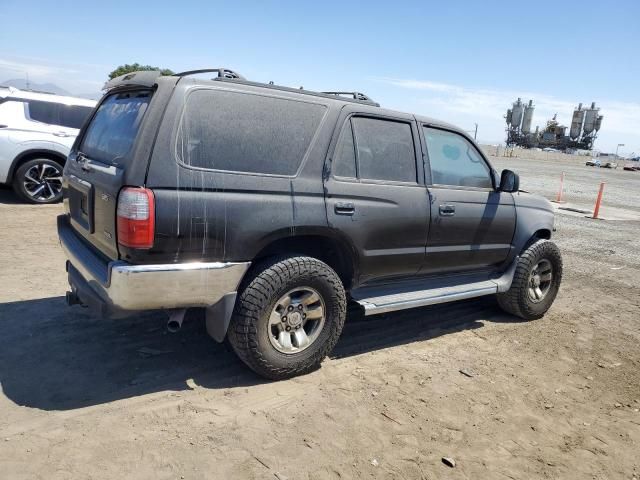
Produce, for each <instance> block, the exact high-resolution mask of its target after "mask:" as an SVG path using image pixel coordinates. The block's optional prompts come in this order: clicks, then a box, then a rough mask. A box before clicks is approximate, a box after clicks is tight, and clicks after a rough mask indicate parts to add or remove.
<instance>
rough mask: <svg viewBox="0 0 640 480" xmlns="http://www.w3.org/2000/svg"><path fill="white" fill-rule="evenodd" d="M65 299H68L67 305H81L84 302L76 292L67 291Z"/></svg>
mask: <svg viewBox="0 0 640 480" xmlns="http://www.w3.org/2000/svg"><path fill="white" fill-rule="evenodd" d="M65 299H66V300H67V305H69V306H70V307H71V306H73V305H81V304H82V302H81V301H80V299H79V298H78V294H77V293H76V292H73V291H71V292H67V294H66V296H65Z"/></svg>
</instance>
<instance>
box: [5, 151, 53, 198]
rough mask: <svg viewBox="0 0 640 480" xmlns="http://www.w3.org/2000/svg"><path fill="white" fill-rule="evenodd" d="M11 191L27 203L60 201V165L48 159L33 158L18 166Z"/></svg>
mask: <svg viewBox="0 0 640 480" xmlns="http://www.w3.org/2000/svg"><path fill="white" fill-rule="evenodd" d="M13 189H14V190H15V192H16V193H17V194H18V196H20V197H21V198H22V199H23V200H25V201H27V202H29V203H55V202H59V201H60V200H61V199H62V165H60V164H59V163H57V162H54V161H53V160H49V159H48V158H35V159H33V160H29V161H28V162H25V163H24V164H22V165H20V167H19V168H18V170H16V173H15V176H14V178H13Z"/></svg>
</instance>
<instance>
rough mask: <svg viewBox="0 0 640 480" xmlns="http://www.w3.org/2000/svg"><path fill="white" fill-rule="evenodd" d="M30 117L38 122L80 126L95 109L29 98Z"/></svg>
mask: <svg viewBox="0 0 640 480" xmlns="http://www.w3.org/2000/svg"><path fill="white" fill-rule="evenodd" d="M27 105H28V108H29V118H30V119H31V120H34V121H36V122H42V123H47V124H49V125H59V126H61V127H67V128H80V127H82V124H83V123H84V121H85V120H86V118H87V117H88V116H89V114H90V113H91V111H92V110H93V109H92V108H91V107H83V106H80V105H64V104H62V103H54V102H43V101H40V100H28V102H27Z"/></svg>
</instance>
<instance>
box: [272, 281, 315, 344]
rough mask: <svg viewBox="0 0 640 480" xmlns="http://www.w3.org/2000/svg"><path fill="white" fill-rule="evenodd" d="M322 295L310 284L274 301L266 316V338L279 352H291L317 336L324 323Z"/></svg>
mask: <svg viewBox="0 0 640 480" xmlns="http://www.w3.org/2000/svg"><path fill="white" fill-rule="evenodd" d="M325 315H326V307H325V304H324V300H323V299H322V296H321V295H320V294H319V293H318V292H317V291H316V290H315V289H313V288H311V287H298V288H295V289H293V290H290V291H289V292H287V293H286V294H284V295H283V296H282V297H280V299H279V300H278V301H277V302H276V305H275V307H274V308H273V310H272V311H271V315H270V316H269V341H270V342H271V345H272V346H273V347H274V348H275V349H276V350H278V351H279V352H281V353H285V354H294V353H299V352H301V351H303V350H305V349H307V348H309V347H310V346H311V345H312V344H313V342H315V341H316V340H317V339H318V336H319V335H320V332H321V331H322V327H323V326H324V323H325Z"/></svg>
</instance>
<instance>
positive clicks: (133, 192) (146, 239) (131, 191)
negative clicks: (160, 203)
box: [117, 187, 155, 248]
mask: <svg viewBox="0 0 640 480" xmlns="http://www.w3.org/2000/svg"><path fill="white" fill-rule="evenodd" d="M117 217H118V243H119V244H120V245H124V246H125V247H132V248H151V247H153V237H154V232H155V200H154V197H153V192H152V191H151V190H149V189H147V188H134V187H125V188H123V189H122V190H121V191H120V195H119V196H118V213H117Z"/></svg>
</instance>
